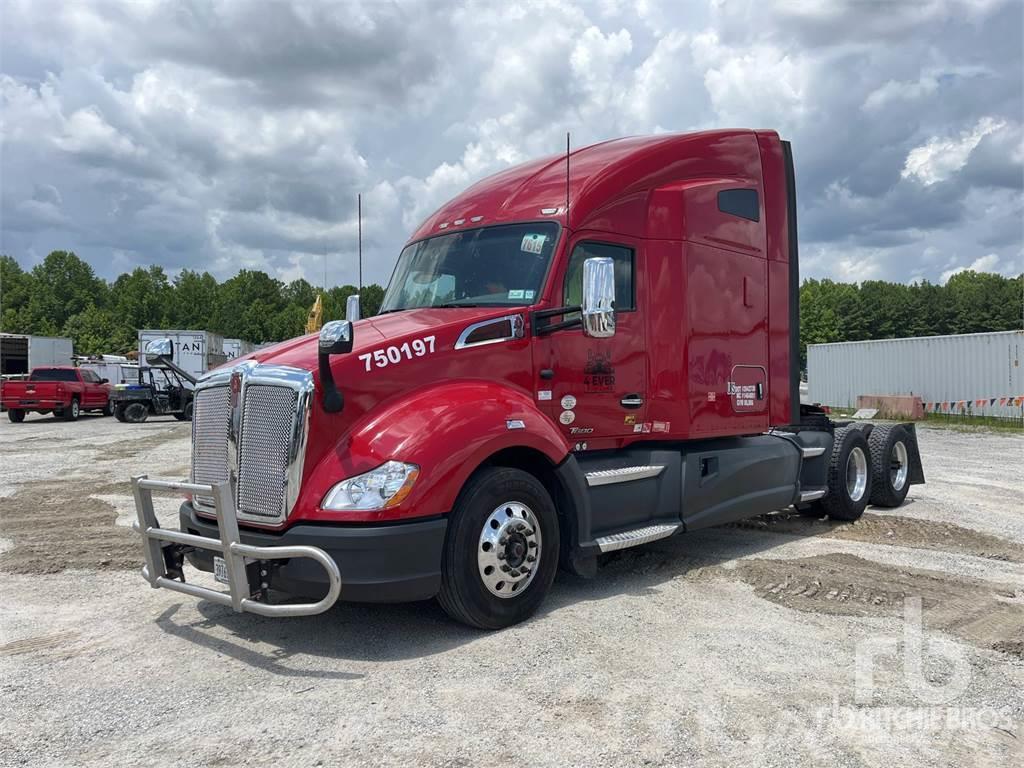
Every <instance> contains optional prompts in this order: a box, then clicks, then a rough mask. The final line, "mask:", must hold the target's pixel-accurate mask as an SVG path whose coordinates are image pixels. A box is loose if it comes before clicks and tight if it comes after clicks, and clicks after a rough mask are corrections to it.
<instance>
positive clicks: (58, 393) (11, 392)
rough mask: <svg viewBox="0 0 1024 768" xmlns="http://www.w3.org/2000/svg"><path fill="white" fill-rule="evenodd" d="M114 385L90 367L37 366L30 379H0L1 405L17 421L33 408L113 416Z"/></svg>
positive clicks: (58, 413)
mask: <svg viewBox="0 0 1024 768" xmlns="http://www.w3.org/2000/svg"><path fill="white" fill-rule="evenodd" d="M110 390H111V387H110V385H109V384H108V383H107V380H106V379H101V378H100V377H99V376H97V375H96V373H95V372H93V371H90V370H88V369H86V368H71V367H52V368H36V369H35V370H34V371H32V373H31V374H30V375H29V377H28V380H27V381H5V382H3V383H0V409H2V410H5V411H7V418H9V419H10V420H11V421H13V422H15V423H16V424H18V423H21V422H22V421H24V420H25V414H27V413H28V412H29V411H37V412H39V413H43V414H46V413H50V412H51V411H52V412H53V414H54V415H55V416H60V417H62V418H64V419H66V420H67V421H74V420H75V419H77V418H78V415H79V414H80V413H81V412H82V411H102V412H103V414H104V415H105V416H110V415H111V414H112V413H113V412H114V411H113V407H112V406H111V403H110Z"/></svg>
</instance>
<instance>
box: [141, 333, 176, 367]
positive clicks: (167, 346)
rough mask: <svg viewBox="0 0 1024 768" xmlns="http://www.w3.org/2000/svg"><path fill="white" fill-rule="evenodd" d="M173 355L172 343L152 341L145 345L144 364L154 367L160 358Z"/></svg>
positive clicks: (166, 340)
mask: <svg viewBox="0 0 1024 768" xmlns="http://www.w3.org/2000/svg"><path fill="white" fill-rule="evenodd" d="M173 354H174V343H173V342H172V341H171V340H170V339H154V340H153V341H151V342H149V343H148V344H147V345H146V362H147V363H149V364H150V365H155V364H157V363H159V362H161V361H160V358H161V357H171V355H173Z"/></svg>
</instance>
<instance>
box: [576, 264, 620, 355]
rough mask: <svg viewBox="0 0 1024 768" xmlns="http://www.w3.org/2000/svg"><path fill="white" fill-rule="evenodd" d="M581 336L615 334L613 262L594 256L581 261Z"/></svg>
mask: <svg viewBox="0 0 1024 768" xmlns="http://www.w3.org/2000/svg"><path fill="white" fill-rule="evenodd" d="M582 310H583V311H582V317H583V335H584V336H590V337H591V338H594V339H608V338H611V337H612V336H614V335H615V262H614V261H612V260H611V259H609V258H608V257H607V256H594V257H592V258H589V259H587V260H586V261H584V262H583V306H582Z"/></svg>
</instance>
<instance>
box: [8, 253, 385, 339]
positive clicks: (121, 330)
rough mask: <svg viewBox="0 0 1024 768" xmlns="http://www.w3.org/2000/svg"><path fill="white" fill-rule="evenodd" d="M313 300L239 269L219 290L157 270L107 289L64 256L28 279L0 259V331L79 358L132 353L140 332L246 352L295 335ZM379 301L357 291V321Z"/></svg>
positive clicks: (342, 289)
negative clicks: (217, 341) (183, 334)
mask: <svg viewBox="0 0 1024 768" xmlns="http://www.w3.org/2000/svg"><path fill="white" fill-rule="evenodd" d="M357 292H358V290H357V288H356V287H355V286H354V285H342V286H335V287H333V288H329V289H328V290H327V291H324V292H322V293H323V300H322V301H323V319H324V321H327V320H335V319H339V318H342V317H344V316H345V300H346V299H347V298H348V297H349V296H351V295H352V294H354V293H357ZM318 293H321V290H320V289H319V288H317V287H316V286H314V285H311V284H310V283H309V282H308V281H306V280H302V279H299V280H292V281H291V282H289V283H284V282H281V281H280V280H275V279H274V278H272V277H270V276H269V275H268V274H267V273H265V272H262V271H259V270H249V269H243V270H242V271H241V272H239V273H238V274H237V275H235V276H234V277H232V278H230V279H229V280H225V281H224V282H222V283H219V282H217V280H216V279H215V278H214V277H213V276H212V275H211V274H210V273H208V272H202V273H200V272H194V271H192V270H187V269H186V270H182V271H181V272H180V273H179V274H178V275H176V276H175V277H174V278H173V279H170V278H168V277H167V274H166V273H165V272H164V270H163V268H162V267H157V266H153V267H148V268H145V269H144V268H142V267H137V268H136V269H134V270H132V271H131V272H125V273H124V274H122V275H121V276H119V277H118V278H117V279H116V280H114V281H113V282H112V283H108V282H106V281H105V280H103V279H102V278H100V277H98V276H97V275H96V273H95V272H94V271H93V269H92V267H91V266H90V265H89V264H88V263H86V262H85V261H83V260H82V259H80V258H79V257H78V256H76V255H75V254H74V253H73V252H70V251H53V252H52V253H50V254H49V255H48V256H47V257H46V258H45V259H44V260H43V262H42V263H41V264H37V265H36V266H35V267H33V268H32V269H31V270H30V271H27V272H26V271H25V270H23V269H22V268H21V267H20V266H19V265H18V263H17V262H16V261H15V260H14V259H13V258H12V257H10V256H0V330H2V331H6V332H8V333H30V334H37V335H41V336H66V337H69V338H71V339H72V340H73V342H74V346H75V353H76V354H79V355H99V354H124V353H126V352H128V351H130V350H133V349H136V348H137V346H138V341H137V339H138V335H137V332H138V330H139V329H141V328H174V329H181V330H205V331H212V332H213V333H219V334H221V335H222V336H224V337H225V338H228V339H245V340H247V341H251V342H254V343H260V342H264V341H280V340H283V339H290V338H293V337H295V336H299V335H301V334H302V333H303V332H304V328H305V325H306V318H307V317H308V315H309V311H310V309H311V308H312V306H313V302H314V301H315V300H316V297H317V294H318ZM383 300H384V289H383V288H381V286H379V285H366V286H363V290H362V293H361V299H360V305H361V309H362V314H363V316H364V317H368V316H370V315H375V314H377V312H378V311H379V309H380V304H381V302H382V301H383Z"/></svg>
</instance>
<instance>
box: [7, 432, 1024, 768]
mask: <svg viewBox="0 0 1024 768" xmlns="http://www.w3.org/2000/svg"><path fill="white" fill-rule="evenodd" d="M920 443H921V448H922V453H923V458H924V462H925V471H926V475H927V477H928V484H927V485H924V486H916V487H914V488H913V489H912V490H911V497H910V500H909V503H908V504H907V505H906V506H904V507H903V508H901V509H900V510H896V511H889V510H880V509H873V510H870V511H869V513H868V514H867V515H866V516H865V517H864V519H863V520H862V521H860V522H858V523H856V524H852V525H850V524H847V525H836V524H832V523H828V522H825V521H815V520H809V519H806V518H801V517H798V516H795V515H792V514H787V513H778V514H776V515H768V516H762V517H759V518H755V519H753V520H750V521H744V522H743V523H740V524H736V525H731V526H724V527H721V528H716V529H712V530H709V531H704V532H700V533H695V534H691V535H684V536H680V537H676V538H674V539H670V540H663V541H661V542H657V543H655V544H652V545H648V546H646V547H642V548H637V549H633V550H627V551H624V552H622V553H618V554H617V556H612V557H609V558H608V560H607V561H606V562H605V563H603V565H602V568H601V569H600V571H599V573H598V576H597V578H596V579H593V580H590V581H585V580H581V579H577V578H574V577H570V576H568V575H565V574H560V575H559V578H558V580H557V581H556V583H555V587H554V589H553V591H552V594H551V596H550V597H549V599H548V600H547V602H546V603H545V605H544V606H543V609H542V611H541V613H540V614H539V615H538V616H537V617H535V618H534V619H533V620H531V621H529V622H527V623H526V624H523V625H520V626H517V627H514V628H512V629H509V630H506V631H504V632H498V633H484V632H478V631H474V630H470V629H467V628H465V627H462V626H459V625H457V624H454V623H452V622H451V621H449V620H448V619H447V618H446V617H445V615H444V614H443V612H442V611H441V610H440V608H438V607H437V606H436V605H435V604H434V603H432V602H428V603H418V604H411V605H399V606H368V605H345V604H341V605H339V606H337V607H336V608H335V609H334V610H332V611H330V612H328V613H327V614H325V615H321V616H316V617H311V618H304V619H277V620H273V619H263V618H260V617H256V616H249V615H237V614H234V613H232V612H231V611H230V610H228V609H225V608H222V607H219V606H215V605H212V604H210V603H206V602H197V601H194V600H191V599H187V598H184V596H180V595H177V594H174V593H171V592H167V591H164V590H151V589H149V588H147V587H146V586H145V584H144V583H143V582H142V580H141V578H140V577H139V576H138V573H137V570H136V569H137V567H138V564H139V562H140V559H141V557H140V554H139V550H138V543H137V541H136V540H135V538H134V536H133V534H131V532H130V531H129V530H128V528H127V527H126V526H127V525H128V524H129V523H130V520H131V517H132V515H133V508H132V503H131V499H130V497H129V495H128V487H127V484H126V481H127V479H128V477H129V476H130V475H132V474H139V473H149V474H150V475H151V476H163V477H182V476H184V475H185V474H186V473H187V467H188V453H189V430H188V425H184V424H179V423H177V422H174V421H152V422H147V423H146V424H142V425H131V424H119V423H118V422H116V421H114V420H113V419H104V418H98V417H83V418H82V419H81V420H80V421H78V422H76V423H65V422H60V421H56V420H54V419H50V418H43V417H30V418H29V419H27V420H26V421H25V423H24V424H20V425H14V424H10V423H9V422H7V420H6V419H4V420H3V421H2V422H0V687H2V694H3V702H4V703H3V711H4V715H3V718H2V720H0V765H4V766H6V765H38V766H63V765H82V766H110V765H128V764H130V765H153V766H157V765H159V766H166V765H174V764H181V765H227V764H235V765H237V764H241V765H266V764H270V763H272V762H273V763H274V764H277V765H282V766H292V765H295V766H307V765H359V766H374V765H394V764H402V765H414V766H434V765H448V766H463V765H466V766H468V765H502V764H509V763H521V764H527V765H532V766H553V765H581V764H583V765H588V766H602V765H609V766H619V765H630V766H632V765H699V766H703V765H736V764H740V765H746V764H760V765H779V766H786V768H793V766H803V765H807V766H817V765H823V764H827V765H844V766H845V765H849V766H860V765H866V766H884V767H885V768H891V766H894V765H900V766H903V765H929V766H931V765H935V766H938V765H1007V766H1009V765H1021V764H1022V762H1024V727H1022V726H1024V642H1022V641H1024V480H1022V478H1024V436H1021V435H1016V434H999V433H990V432H982V431H978V432H971V431H947V430H939V429H928V428H925V429H921V430H920ZM158 501H159V507H158V511H159V512H160V514H161V516H162V517H164V516H166V518H167V519H168V520H173V515H174V510H175V508H176V506H177V501H175V500H174V499H169V498H168V499H162V500H158ZM205 578H206V576H205V574H204V575H202V576H200V577H199V578H198V580H200V581H202V580H203V579H205ZM906 598H919V599H920V603H915V602H914V601H913V600H911V601H910V602H909V603H906V602H905V599H906ZM916 605H920V606H922V607H921V611H922V615H923V622H922V623H916V622H914V621H913V620H911V621H909V622H908V621H905V619H904V614H905V612H907V611H909V615H910V616H911V617H913V615H914V613H913V612H914V610H915V606H916ZM922 625H923V626H922ZM897 644H898V646H899V650H897ZM871 649H875V651H876V653H875V655H874V657H873V658H874V664H873V666H871V667H868V666H867V665H865V664H860V665H859V666H858V664H857V663H856V660H857V658H858V656H859V657H860V658H861V660H862V661H863V660H864V659H866V658H869V657H870V656H869V654H868V651H870V650H871ZM915 649H921V652H920V653H918V652H917V651H916V650H915ZM858 668H859V669H860V670H861V672H863V671H864V670H865V669H869V671H871V672H873V674H872V675H871V677H872V684H871V685H867V683H866V680H867V678H866V677H864V676H863V675H862V676H861V677H860V678H858V677H857V670H858ZM858 679H860V682H861V686H860V687H859V688H858V686H857V685H856V683H857V680H858Z"/></svg>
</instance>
